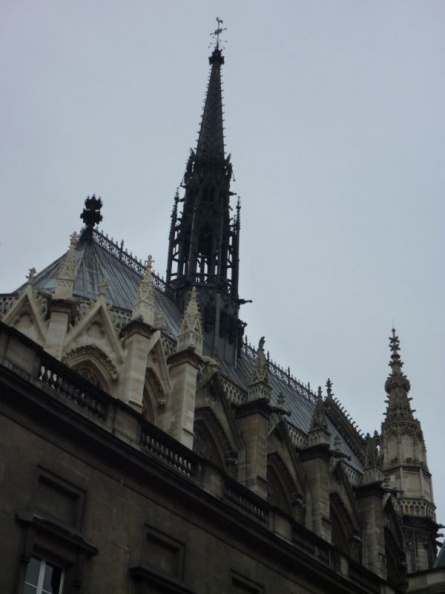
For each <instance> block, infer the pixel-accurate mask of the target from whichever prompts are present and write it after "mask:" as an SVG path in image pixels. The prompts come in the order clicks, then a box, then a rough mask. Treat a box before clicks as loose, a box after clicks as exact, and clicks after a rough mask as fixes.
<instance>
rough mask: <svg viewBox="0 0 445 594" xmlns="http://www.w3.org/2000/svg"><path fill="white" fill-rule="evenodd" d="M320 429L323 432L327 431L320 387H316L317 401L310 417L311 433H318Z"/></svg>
mask: <svg viewBox="0 0 445 594" xmlns="http://www.w3.org/2000/svg"><path fill="white" fill-rule="evenodd" d="M319 429H322V430H323V431H327V429H328V424H327V422H326V413H325V410H324V404H323V394H322V391H321V386H319V387H318V393H317V401H316V403H315V409H314V413H313V415H312V422H311V429H310V430H311V431H318V430H319Z"/></svg>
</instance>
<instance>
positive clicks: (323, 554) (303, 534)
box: [292, 526, 332, 565]
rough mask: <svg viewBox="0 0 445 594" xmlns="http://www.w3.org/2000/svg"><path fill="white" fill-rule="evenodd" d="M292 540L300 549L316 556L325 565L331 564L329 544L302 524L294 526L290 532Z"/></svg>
mask: <svg viewBox="0 0 445 594" xmlns="http://www.w3.org/2000/svg"><path fill="white" fill-rule="evenodd" d="M292 542H293V543H294V544H295V546H297V547H298V548H299V549H300V550H302V551H304V552H305V553H308V554H309V555H311V556H313V557H316V558H317V559H318V560H319V561H321V562H322V563H325V564H326V565H331V564H332V559H331V548H332V547H331V545H330V544H329V543H327V542H326V541H324V540H322V539H321V538H318V537H316V536H315V535H314V534H313V533H312V532H309V531H308V530H306V529H305V528H303V527H302V526H295V528H294V530H293V534H292Z"/></svg>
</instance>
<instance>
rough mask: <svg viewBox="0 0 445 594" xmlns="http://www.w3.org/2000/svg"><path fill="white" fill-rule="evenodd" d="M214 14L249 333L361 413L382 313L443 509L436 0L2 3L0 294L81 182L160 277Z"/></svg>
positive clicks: (375, 371) (77, 198) (442, 85)
mask: <svg viewBox="0 0 445 594" xmlns="http://www.w3.org/2000/svg"><path fill="white" fill-rule="evenodd" d="M216 16H220V17H221V18H223V19H224V26H227V27H228V30H227V32H226V33H225V35H224V38H225V39H226V40H227V46H226V50H225V57H226V65H225V67H224V94H225V108H226V143H227V149H228V152H231V153H232V160H233V164H234V172H235V176H236V183H234V185H233V188H232V189H233V190H234V191H235V192H237V193H238V194H239V195H240V196H241V198H242V237H241V272H240V276H241V296H242V297H243V298H245V299H253V304H252V305H245V306H244V307H243V310H242V318H243V319H244V320H245V321H247V322H248V328H247V335H248V337H249V339H250V340H251V341H252V342H254V343H257V341H258V339H259V338H260V336H262V335H265V336H266V347H267V348H268V349H269V350H270V354H271V358H272V359H274V360H275V361H277V362H279V363H280V364H281V365H283V366H284V367H287V366H290V368H291V370H292V372H293V374H294V375H295V376H296V377H297V378H299V379H301V380H302V381H304V382H307V381H310V382H311V385H312V386H314V387H315V388H316V386H318V385H319V384H322V385H323V386H324V385H325V382H326V379H327V378H328V377H330V378H331V379H332V380H333V382H334V392H335V394H336V396H337V397H338V398H339V399H340V400H341V401H342V402H343V403H344V405H345V407H346V408H347V410H348V411H349V412H350V414H351V415H352V417H353V418H354V419H355V420H356V421H357V423H358V424H359V426H360V427H361V428H362V429H363V431H364V432H368V431H370V432H372V431H373V430H374V429H379V428H380V423H381V421H382V419H383V412H384V409H385V404H384V401H385V393H384V388H383V385H384V380H385V378H386V376H387V374H388V367H387V364H388V360H389V348H388V340H387V338H388V336H389V334H390V329H391V326H392V324H393V320H394V323H395V326H396V328H397V331H398V333H399V335H400V339H401V347H402V351H401V353H402V358H403V360H404V361H405V368H404V370H405V372H406V374H407V375H408V377H409V379H410V380H411V384H412V390H411V395H412V397H413V406H414V408H415V409H416V411H417V412H416V415H417V416H418V418H419V419H420V420H421V422H422V427H423V430H424V434H425V437H426V443H427V447H428V454H429V463H430V469H431V471H432V473H433V477H434V485H435V496H436V503H437V505H438V520H439V521H442V522H443V523H445V476H444V473H443V462H442V459H441V458H442V455H443V454H442V451H443V438H442V434H443V432H444V419H445V395H444V382H443V365H444V361H445V337H444V306H443V304H444V303H445V295H444V293H445V287H444V284H445V283H444V274H443V254H444V247H445V246H444V243H445V242H444V233H443V227H444V221H445V212H444V211H445V207H444V196H445V167H444V163H445V116H444V113H445V111H444V107H443V106H444V105H445V41H444V39H445V38H444V35H443V30H444V26H445V2H442V1H440V0H436V1H429V0H418V1H417V2H413V1H410V0H401V1H397V0H394V1H390V0H381V1H379V0H375V1H373V2H366V1H364V0H362V1H360V0H336V1H335V2H332V1H331V0H319V1H317V0H306V1H298V0H287V1H286V0H276V1H275V2H273V3H272V2H270V1H268V2H266V1H259V0H243V1H239V0H238V1H233V2H232V1H228V0H226V1H225V2H214V1H212V0H199V1H198V0H188V1H187V2H185V1H184V0H163V1H161V0H158V1H154V0H127V1H126V2H122V1H117V0H116V1H115V0H107V1H105V0H76V2H72V1H69V0H66V1H65V0H39V2H34V1H32V0H25V1H23V0H13V1H12V0H9V1H8V0H2V2H0V23H1V24H0V28H1V35H0V61H1V68H2V91H1V94H0V118H1V135H0V143H1V155H2V158H1V160H0V184H1V193H2V200H3V212H2V217H1V221H0V242H1V243H0V266H1V271H2V273H1V277H0V279H1V280H0V291H3V292H9V291H11V290H13V289H15V288H16V287H17V286H19V285H20V284H21V283H22V282H23V281H24V280H25V276H26V274H27V272H28V269H29V268H30V267H31V266H35V267H36V268H37V269H38V270H39V269H41V268H43V267H44V266H46V265H47V264H49V263H50V262H51V261H53V260H54V259H55V258H56V257H58V256H59V255H61V254H62V253H63V252H64V251H65V250H66V249H67V247H68V243H69V235H70V233H71V232H72V231H74V230H79V228H80V225H81V221H80V219H79V214H80V212H81V210H82V206H83V201H84V199H85V198H86V196H87V195H88V194H93V193H96V194H98V195H100V196H102V198H103V200H104V209H103V214H104V222H103V226H102V229H103V230H104V231H105V232H107V233H108V234H109V235H110V236H113V237H114V238H115V239H117V240H120V239H124V240H125V244H126V246H127V247H128V249H129V250H131V251H132V252H133V253H134V254H136V255H137V256H138V257H140V258H145V257H146V256H147V255H148V254H149V253H151V254H153V256H154V259H155V269H156V270H158V271H159V272H160V273H161V274H162V275H164V270H165V267H166V257H167V238H168V228H169V220H170V219H169V217H170V212H171V208H172V204H173V196H174V192H175V189H176V187H177V185H178V184H179V182H180V180H181V177H182V175H183V172H184V168H185V163H186V159H187V156H188V150H189V147H192V146H194V145H195V142H196V138H197V131H198V127H199V122H200V117H201V110H202V101H203V98H204V92H205V88H206V84H207V78H208V72H209V69H208V61H207V57H208V55H209V51H210V50H209V48H208V44H209V42H210V39H211V38H210V37H209V32H210V31H211V30H212V28H214V27H215V17H216Z"/></svg>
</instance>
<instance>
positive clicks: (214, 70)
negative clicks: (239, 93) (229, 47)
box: [196, 46, 224, 163]
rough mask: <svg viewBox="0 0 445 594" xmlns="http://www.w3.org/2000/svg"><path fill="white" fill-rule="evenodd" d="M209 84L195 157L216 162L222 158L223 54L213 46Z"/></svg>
mask: <svg viewBox="0 0 445 594" xmlns="http://www.w3.org/2000/svg"><path fill="white" fill-rule="evenodd" d="M209 63H210V66H211V70H210V78H209V85H208V87H207V95H206V100H205V104H204V111H203V114H202V120H201V127H200V130H199V136H198V144H197V147H196V158H197V159H199V160H205V161H208V162H212V163H216V162H222V161H223V160H224V124H223V122H224V120H223V105H222V87H221V66H222V65H223V64H224V56H223V55H222V52H221V50H220V49H219V47H218V46H217V47H215V49H214V50H213V52H212V55H211V56H210V58H209Z"/></svg>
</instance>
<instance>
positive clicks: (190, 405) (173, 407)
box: [165, 348, 202, 449]
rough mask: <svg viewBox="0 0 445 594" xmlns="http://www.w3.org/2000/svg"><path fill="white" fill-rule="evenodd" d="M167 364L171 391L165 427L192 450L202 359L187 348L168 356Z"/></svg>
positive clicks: (191, 349)
mask: <svg viewBox="0 0 445 594" xmlns="http://www.w3.org/2000/svg"><path fill="white" fill-rule="evenodd" d="M168 364H169V367H170V381H171V384H172V391H171V397H170V401H169V404H168V410H167V411H166V413H165V417H166V425H167V426H168V425H169V427H170V429H169V431H168V432H169V433H170V435H171V436H172V437H174V438H175V439H177V440H178V441H180V442H181V443H183V444H184V445H186V446H187V447H189V448H190V449H191V448H193V424H194V420H195V401H196V386H197V380H198V372H199V369H200V367H201V365H202V358H201V356H200V355H198V354H197V353H196V352H195V351H194V350H193V348H189V349H185V350H182V351H180V352H178V353H173V354H172V355H170V357H169V358H168Z"/></svg>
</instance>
